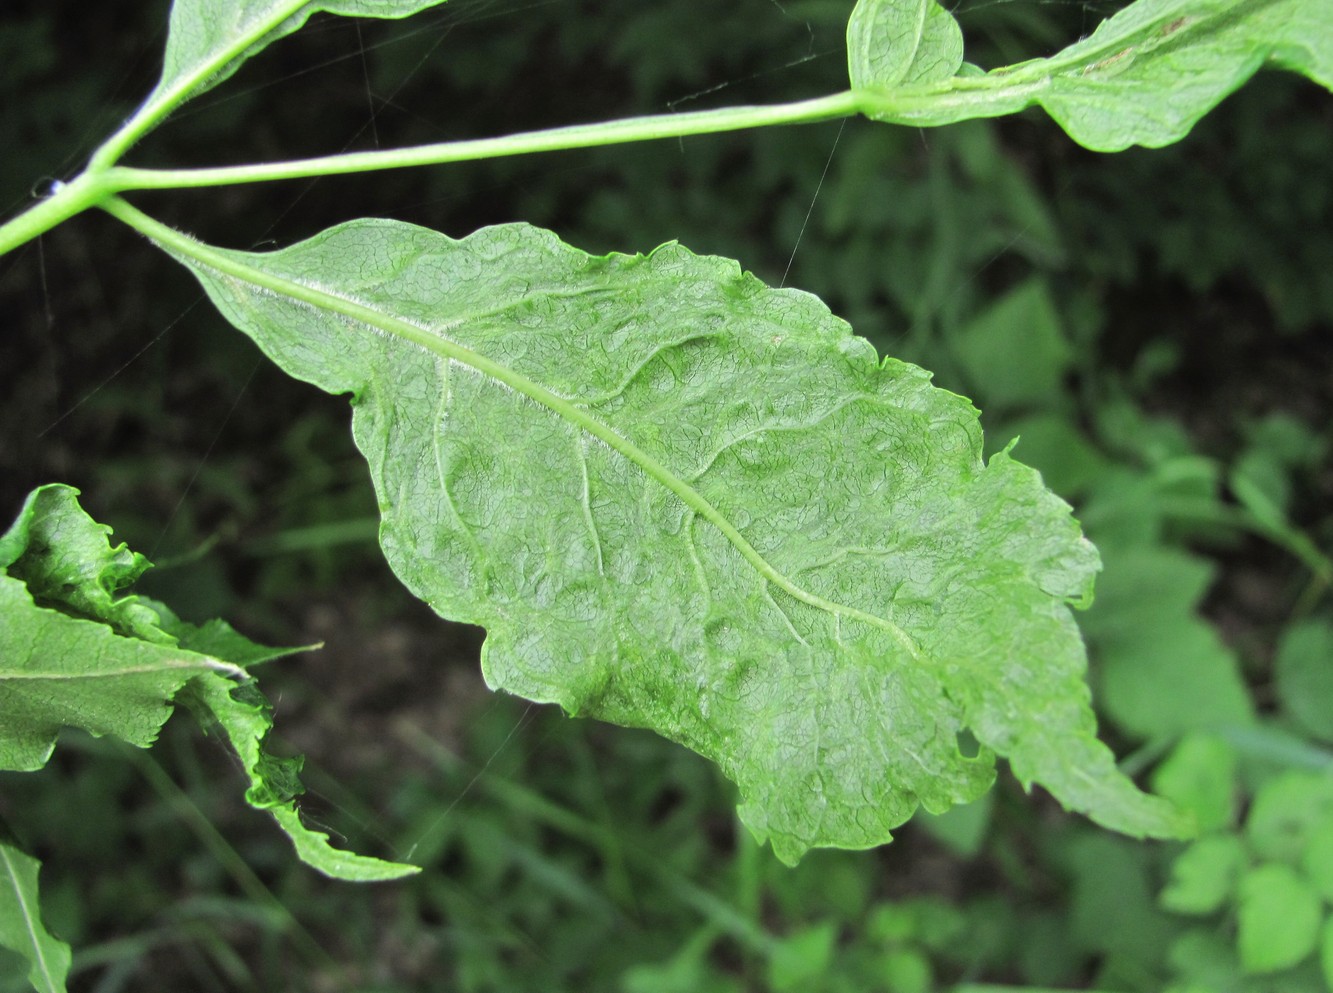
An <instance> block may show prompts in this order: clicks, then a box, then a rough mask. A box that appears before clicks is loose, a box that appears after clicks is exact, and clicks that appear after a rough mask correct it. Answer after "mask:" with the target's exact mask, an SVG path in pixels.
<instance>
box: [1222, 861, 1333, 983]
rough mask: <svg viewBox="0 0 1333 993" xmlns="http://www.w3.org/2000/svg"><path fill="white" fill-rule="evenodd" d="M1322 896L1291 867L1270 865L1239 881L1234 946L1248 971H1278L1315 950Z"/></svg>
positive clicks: (1254, 870)
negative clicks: (1320, 898) (1320, 897)
mask: <svg viewBox="0 0 1333 993" xmlns="http://www.w3.org/2000/svg"><path fill="white" fill-rule="evenodd" d="M1323 916H1324V913H1323V907H1322V906H1320V902H1319V894H1317V893H1316V892H1315V891H1314V889H1313V888H1312V887H1311V886H1310V884H1309V883H1308V882H1306V880H1305V879H1304V878H1302V877H1301V876H1300V875H1298V874H1297V873H1296V872H1295V871H1294V870H1293V869H1292V868H1291V867H1290V866H1286V865H1282V864H1281V863H1270V864H1268V865H1261V866H1259V867H1258V868H1255V869H1251V870H1250V871H1249V872H1247V873H1246V874H1245V875H1244V876H1242V877H1241V880H1240V899H1239V904H1238V906H1237V914H1236V947H1237V950H1238V951H1239V952H1240V961H1241V966H1242V967H1243V968H1244V969H1245V971H1246V972H1277V971H1278V970H1280V969H1289V968H1291V967H1292V966H1294V965H1296V964H1298V963H1299V962H1301V960H1303V959H1304V958H1305V957H1306V956H1308V955H1309V954H1310V953H1311V952H1313V951H1314V950H1315V946H1316V945H1317V944H1318V942H1319V925H1320V923H1321V922H1322V921H1323Z"/></svg>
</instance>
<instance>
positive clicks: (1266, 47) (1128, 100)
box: [848, 0, 1333, 152]
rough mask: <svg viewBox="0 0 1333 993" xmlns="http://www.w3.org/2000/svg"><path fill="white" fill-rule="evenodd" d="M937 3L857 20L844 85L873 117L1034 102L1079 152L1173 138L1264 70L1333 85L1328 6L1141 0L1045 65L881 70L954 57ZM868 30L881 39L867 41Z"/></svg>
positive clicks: (885, 8) (883, 8)
mask: <svg viewBox="0 0 1333 993" xmlns="http://www.w3.org/2000/svg"><path fill="white" fill-rule="evenodd" d="M934 6H935V5H934V3H933V2H928V0H861V2H860V3H859V4H858V6H857V8H856V10H855V11H854V12H853V15H852V20H851V25H850V29H849V35H848V49H849V53H850V57H851V63H850V69H851V78H852V85H853V86H854V87H855V88H856V89H857V90H860V91H863V93H864V96H865V102H864V104H863V110H864V113H865V114H866V115H867V116H868V117H871V118H873V119H875V120H880V121H888V122H892V123H898V124H910V125H915V126H934V125H941V124H950V123H953V122H955V121H962V120H968V119H971V118H974V117H998V116H1001V115H1004V114H1012V113H1015V112H1017V111H1020V110H1022V109H1023V108H1025V107H1029V106H1032V105H1033V104H1037V105H1039V106H1041V107H1043V108H1044V109H1045V110H1046V112H1047V113H1049V114H1050V115H1051V117H1052V118H1054V119H1055V121H1056V123H1058V124H1059V125H1060V126H1061V127H1062V128H1064V129H1065V131H1067V132H1068V133H1069V135H1070V137H1072V138H1073V139H1074V140H1075V141H1077V142H1078V143H1079V144H1081V145H1084V146H1086V147H1087V148H1091V149H1094V150H1096V151H1105V152H1110V151H1119V150H1121V149H1124V148H1128V147H1129V146H1130V145H1145V146H1148V147H1153V148H1155V147H1160V146H1162V145H1169V144H1171V143H1172V142H1175V141H1178V140H1180V139H1181V138H1183V137H1184V136H1185V135H1186V134H1188V133H1189V131H1190V129H1191V128H1192V127H1193V126H1194V124H1195V122H1197V121H1198V120H1199V118H1201V117H1203V115H1204V114H1206V113H1208V111H1209V110H1211V109H1212V108H1213V107H1215V106H1216V105H1217V104H1218V103H1220V102H1221V101H1222V100H1223V99H1224V98H1225V97H1226V96H1227V95H1228V94H1229V93H1232V92H1233V91H1235V90H1236V89H1238V88H1239V87H1240V86H1241V85H1242V84H1244V82H1245V81H1246V80H1248V79H1249V78H1250V77H1251V76H1253V75H1254V74H1255V73H1256V72H1257V71H1259V70H1260V69H1262V68H1265V67H1276V68H1283V69H1289V70H1291V71H1293V72H1298V73H1301V74H1303V75H1305V76H1307V77H1309V78H1310V79H1311V80H1313V81H1314V82H1316V83H1318V84H1319V85H1321V86H1323V87H1325V88H1333V3H1329V2H1328V0H1137V2H1135V3H1132V4H1130V5H1129V6H1128V7H1126V8H1124V9H1123V10H1121V11H1119V12H1118V13H1116V14H1115V15H1114V16H1112V17H1110V18H1108V19H1107V20H1105V21H1104V22H1102V24H1101V25H1100V26H1099V27H1098V28H1097V30H1096V31H1094V32H1093V33H1092V34H1091V35H1090V36H1089V37H1087V38H1085V39H1083V40H1081V41H1079V42H1076V43H1075V44H1073V45H1070V46H1069V47H1068V48H1066V49H1065V50H1064V51H1062V52H1060V53H1058V54H1057V55H1054V56H1052V57H1050V58H1046V59H1034V60H1032V61H1030V62H1023V63H1021V64H1019V65H1014V66H1007V67H1004V68H1001V69H995V70H993V71H991V72H989V73H985V74H980V75H976V74H971V73H965V74H962V75H959V76H955V77H954V78H952V79H943V78H942V77H938V76H935V75H933V74H930V75H926V76H923V77H916V76H913V75H912V73H911V72H907V73H906V74H905V75H901V76H899V75H897V70H895V71H893V72H889V73H887V74H884V73H881V72H880V71H879V66H880V65H881V64H883V62H884V60H885V59H889V58H890V56H892V57H893V58H897V59H898V60H899V61H901V60H902V59H904V58H906V57H907V56H906V53H908V52H909V51H910V52H911V58H912V60H913V61H912V63H911V64H912V65H913V66H918V65H930V66H937V65H944V64H948V63H949V62H952V61H953V59H954V55H953V50H952V48H951V47H950V46H951V45H952V41H951V39H952V37H953V36H952V33H951V32H948V31H946V30H945V29H944V27H943V26H941V25H939V24H938V23H937V22H938V21H939V18H940V16H941V15H940V14H938V13H935V12H934V11H933V10H928V8H930V7H934ZM923 10H925V11H927V12H928V13H929V15H930V16H929V17H927V18H926V19H925V20H923V21H921V23H922V24H923V25H935V26H934V27H932V28H931V29H930V30H929V31H924V30H923V31H921V32H918V34H916V35H910V34H907V33H906V32H907V28H906V27H905V25H909V24H910V23H912V22H913V19H916V20H921V14H922V12H923ZM943 16H944V17H948V16H949V15H947V14H944V15H943ZM950 20H951V18H950ZM873 30H879V31H882V32H883V35H882V37H879V36H869V37H868V36H867V33H868V32H871V31H873ZM913 41H915V46H916V47H913V46H912V44H911V42H913ZM946 42H947V43H946ZM895 53H896V54H895ZM893 64H894V65H897V64H898V63H893ZM954 64H955V66H956V65H957V63H954Z"/></svg>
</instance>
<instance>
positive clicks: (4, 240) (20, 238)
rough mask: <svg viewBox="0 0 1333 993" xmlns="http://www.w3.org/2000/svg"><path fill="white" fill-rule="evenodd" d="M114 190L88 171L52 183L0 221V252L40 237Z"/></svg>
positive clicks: (3, 253) (94, 204)
mask: <svg viewBox="0 0 1333 993" xmlns="http://www.w3.org/2000/svg"><path fill="white" fill-rule="evenodd" d="M114 192H115V191H114V190H113V189H111V188H109V187H108V186H107V184H106V182H105V180H104V179H103V177H102V176H95V175H91V174H84V175H82V176H80V177H79V178H78V179H76V180H74V181H73V182H70V183H58V184H56V185H55V186H54V187H53V188H52V191H51V193H50V195H49V196H47V197H45V198H44V199H42V200H41V201H39V202H38V203H37V204H36V205H35V206H33V207H30V208H29V209H27V210H25V211H24V212H23V213H21V214H19V215H18V216H17V217H12V218H10V219H9V220H8V221H6V222H5V223H4V224H0V255H6V254H8V253H9V252H11V251H13V250H14V249H16V248H18V247H20V246H22V245H26V244H27V243H28V242H30V241H32V240H33V239H34V238H38V237H41V236H42V235H43V234H45V233H46V232H47V231H50V230H51V229H52V228H53V227H55V226H56V225H57V224H60V223H61V222H62V221H67V220H69V219H70V218H71V217H73V216H74V215H75V214H80V213H82V212H83V211H85V210H87V209H88V208H90V207H95V206H97V204H99V203H100V202H101V201H103V200H104V199H106V198H107V197H108V196H110V195H111V194H112V193H114Z"/></svg>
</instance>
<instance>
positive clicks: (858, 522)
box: [177, 220, 1187, 862]
mask: <svg viewBox="0 0 1333 993" xmlns="http://www.w3.org/2000/svg"><path fill="white" fill-rule="evenodd" d="M177 252H178V257H180V258H181V260H182V261H183V262H185V263H186V264H187V265H190V266H191V267H192V268H193V270H194V271H195V273H196V274H197V276H198V277H199V279H200V280H201V282H202V283H203V285H204V287H205V288H206V290H207V291H208V293H209V294H210V295H211V297H212V298H213V300H214V302H215V303H216V304H217V305H218V306H219V308H220V309H221V310H222V312H223V314H224V315H225V316H226V317H227V318H228V319H229V320H230V321H231V322H232V323H233V324H235V325H236V326H237V327H239V328H241V329H242V330H243V331H245V332H246V333H247V334H248V335H250V336H251V337H252V338H254V339H255V341H256V342H257V343H258V344H259V345H260V346H261V347H262V348H263V349H264V350H265V351H266V352H267V353H268V354H269V355H270V356H271V357H272V358H273V359H274V360H275V361H276V362H277V363H278V364H279V365H281V366H282V367H283V368H284V369H285V370H287V371H288V372H289V373H290V374H292V375H293V376H295V377H297V378H300V379H303V380H306V381H309V382H311V383H314V384H316V385H317V386H319V387H320V388H322V389H324V390H326V391H329V392H333V393H350V394H351V395H352V403H353V407H354V416H353V431H354V435H355V438H356V441H357V444H358V445H359V446H360V448H361V450H362V452H363V453H364V454H365V456H366V458H367V460H368V461H369V463H370V467H371V471H372V475H373V477H374V482H375V486H376V489H377V492H378V494H379V500H380V505H381V510H382V514H383V524H382V528H381V541H382V545H383V548H384V551H385V554H386V556H387V557H388V559H389V561H390V563H391V565H392V566H393V568H394V569H395V571H396V572H397V574H398V575H399V577H400V578H401V579H402V580H403V582H404V583H405V584H406V585H407V586H408V587H409V588H410V589H411V590H412V591H413V592H414V593H415V594H416V595H417V596H419V597H421V598H422V599H423V600H425V601H426V602H427V603H429V604H430V605H431V606H432V607H433V608H434V609H435V610H436V611H437V612H439V613H440V614H442V615H443V616H445V617H449V618H453V619H456V620H461V621H466V622H469V623H473V624H478V625H482V626H484V627H485V628H486V629H487V631H488V638H487V641H486V644H485V648H484V653H483V667H484V671H485V675H486V678H487V680H488V681H489V683H490V684H491V685H492V686H493V687H496V688H500V689H504V690H507V691H509V692H511V693H515V694H518V695H520V696H524V697H527V698H529V699H533V700H538V701H551V702H557V703H559V704H560V705H561V706H562V707H563V708H565V710H567V711H568V712H570V713H572V714H578V715H586V716H594V717H599V718H602V719H604V720H609V721H613V722H615V723H619V724H624V725H631V726H641V727H648V728H652V729H654V730H656V731H658V732H659V733H661V734H663V735H665V736H667V737H669V738H671V739H673V740H675V741H678V742H681V743H682V744H685V745H687V746H688V747H690V748H692V749H694V750H695V751H697V752H699V753H701V754H703V755H705V756H707V757H709V758H711V759H713V760H714V761H716V762H717V763H718V764H719V765H720V766H721V768H722V769H723V771H724V772H725V773H726V775H727V776H729V777H730V778H731V779H733V780H734V781H735V782H736V783H737V784H738V785H739V787H740V793H741V814H742V816H743V818H744V819H745V821H746V823H747V824H748V825H749V826H750V828H751V829H752V830H753V831H754V833H755V834H756V835H757V836H759V837H760V838H761V839H762V838H768V839H770V840H771V842H772V844H773V847H774V850H775V851H776V853H777V854H778V855H779V856H780V857H781V858H783V859H784V860H787V861H793V862H794V861H795V860H796V859H797V858H799V857H800V855H801V854H802V853H803V852H804V851H805V850H806V849H808V848H809V847H811V846H814V845H830V846H840V847H849V848H859V847H865V846H870V845H875V844H879V843H882V842H884V841H886V840H888V838H889V832H890V830H891V829H892V828H893V827H895V826H896V825H898V824H901V823H902V822H903V821H905V820H906V819H907V818H908V817H909V816H910V815H911V814H912V812H913V810H915V809H916V807H917V806H918V805H922V806H925V807H926V808H927V809H929V810H932V811H941V810H944V809H946V808H948V807H949V806H951V805H953V804H956V803H962V802H967V801H969V800H972V799H974V798H976V797H977V796H978V795H979V794H980V793H981V792H983V791H984V790H985V789H986V787H987V786H988V785H989V783H990V782H991V780H992V778H993V774H994V773H993V754H992V753H993V752H994V753H999V754H1001V755H1004V756H1006V757H1007V758H1008V759H1009V761H1010V763H1011V766H1012V768H1013V770H1014V772H1015V774H1016V775H1017V776H1018V777H1019V778H1020V780H1022V781H1023V782H1024V783H1031V782H1033V781H1035V782H1039V783H1041V784H1042V785H1044V786H1045V787H1047V788H1048V789H1049V790H1051V792H1053V793H1054V794H1055V795H1056V796H1057V797H1058V798H1059V799H1060V800H1061V801H1062V802H1063V803H1064V804H1065V805H1066V806H1068V807H1071V808H1073V809H1076V810H1081V811H1085V812H1087V813H1088V814H1089V815H1090V816H1092V817H1093V818H1094V819H1096V820H1098V821H1100V822H1102V823H1104V824H1106V825H1108V826H1111V827H1115V828H1117V829H1119V830H1123V831H1127V832H1129V833H1132V834H1137V835H1142V834H1153V835H1172V834H1177V833H1180V832H1182V831H1184V830H1187V827H1186V826H1185V825H1184V824H1183V823H1182V822H1181V821H1180V819H1179V818H1178V815H1177V814H1176V813H1175V812H1174V810H1173V809H1172V808H1170V807H1168V806H1167V805H1166V804H1164V803H1163V802H1162V801H1159V800H1156V799H1155V798H1151V797H1147V796H1145V795H1143V794H1141V793H1139V792H1138V791H1137V790H1136V789H1135V788H1134V787H1133V785H1132V784H1131V783H1130V782H1129V781H1128V780H1127V779H1125V778H1124V777H1122V776H1121V775H1120V774H1119V773H1118V772H1117V771H1116V769H1115V766H1114V763H1113V760H1112V756H1111V753H1110V752H1109V750H1107V749H1106V748H1105V746H1103V745H1102V744H1101V743H1100V742H1099V741H1097V739H1096V737H1095V727H1094V719H1093V716H1092V712H1091V710H1090V708H1089V704H1088V690H1087V688H1086V685H1085V683H1084V681H1083V674H1084V668H1085V658H1084V651H1083V646H1082V642H1081V640H1080V638H1079V634H1078V631H1077V628H1076V626H1075V624H1074V622H1073V619H1072V617H1071V614H1070V610H1069V606H1068V603H1069V602H1070V601H1080V600H1083V599H1085V598H1086V597H1087V596H1088V594H1089V592H1090V586H1091V581H1092V576H1093V573H1094V572H1095V570H1096V569H1097V567H1098V562H1097V556H1096V552H1095V550H1094V549H1093V548H1092V546H1091V545H1089V544H1088V543H1087V542H1086V541H1085V540H1084V539H1083V538H1082V536H1081V535H1080V533H1079V530H1078V527H1077V525H1076V524H1075V522H1074V521H1073V520H1072V519H1071V517H1070V515H1069V508H1068V507H1067V506H1066V505H1065V504H1064V503H1062V502H1061V501H1060V500H1059V499H1058V498H1056V497H1055V496H1053V495H1052V494H1050V493H1049V492H1047V491H1046V490H1045V489H1044V488H1043V486H1042V485H1041V482H1040V479H1039V477H1038V476H1037V474H1036V473H1035V472H1034V471H1032V470H1031V469H1028V468H1027V467H1025V466H1022V465H1020V464H1018V463H1016V462H1014V461H1013V460H1011V459H1010V458H1009V457H1008V455H1007V454H999V455H997V456H995V457H994V458H992V459H991V461H990V462H989V464H983V462H982V459H981V457H980V453H981V435H980V430H979V428H978V425H977V413H976V411H975V410H974V409H973V408H972V407H971V405H970V404H969V403H968V402H967V401H966V400H964V399H963V398H961V397H958V396H955V395H953V394H951V393H948V392H945V391H943V390H939V389H936V388H934V387H932V386H931V385H930V383H929V376H928V374H927V373H925V372H923V371H922V370H920V369H918V368H916V367H914V366H910V365H907V364H905V363H902V362H898V361H895V360H892V359H886V360H885V361H883V362H882V363H881V362H880V361H879V360H878V358H877V357H876V355H875V352H874V349H873V348H872V347H871V346H870V344H869V343H868V342H866V341H865V340H863V339H861V338H857V337H854V336H853V335H852V334H851V333H850V330H849V329H848V327H847V326H846V325H845V324H844V323H843V322H842V321H840V320H838V319H836V318H835V317H833V316H832V315H831V314H830V313H829V312H828V310H827V309H826V308H825V307H824V305H823V304H822V303H820V302H819V301H818V300H817V299H816V298H814V297H812V296H810V295H808V294H805V293H800V292H796V291H791V290H772V289H769V288H767V287H765V286H764V285H763V284H762V283H760V282H759V281H758V280H757V279H755V278H754V277H752V276H750V275H748V274H743V273H741V272H740V270H739V269H738V267H737V266H736V264H735V263H733V262H731V261H729V260H725V259H718V258H708V257H699V256H695V255H693V254H691V253H690V252H688V251H687V250H686V249H684V248H682V247H680V246H677V245H667V246H664V247H662V248H660V249H658V250H657V251H655V252H653V253H652V254H651V255H649V256H647V257H631V256H622V255H611V256H607V257H604V258H596V257H592V256H589V255H587V254H585V253H583V252H580V251H578V250H576V249H573V248H570V247H569V246H566V245H564V244H562V243H561V242H560V241H559V240H558V239H557V238H556V237H555V236H554V235H552V234H550V233H548V232H544V231H541V230H538V229H535V228H532V227H530V226H527V225H522V224H516V225H506V226H501V227H495V228H489V229H486V230H483V231H481V232H478V233H476V234H475V235H473V236H471V237H469V238H466V239H464V240H462V241H455V240H452V239H450V238H447V237H445V236H444V235H441V234H438V233H436V232H433V231H429V230H426V229H423V228H418V227H414V226H412V225H407V224H402V223H397V222H393V221H376V220H362V221H355V222H352V223H350V224H346V225H342V226H340V227H337V228H333V229H330V230H329V231H326V232H324V233H323V234H320V235H318V236H316V237H314V238H312V239H310V240H309V241H306V242H303V243H301V244H298V245H295V246H293V247H291V248H289V249H286V250H284V251H280V252H274V253H267V254H257V253H245V252H232V251H224V250H220V249H214V248H211V247H206V246H197V250H196V249H194V248H192V249H191V250H190V251H188V252H184V253H181V252H180V251H179V245H178V246H177ZM409 339H412V340H409ZM965 729H966V730H969V731H970V732H971V733H972V734H973V735H975V737H976V739H977V740H979V741H980V742H981V743H982V745H983V746H984V747H983V748H982V750H981V752H980V753H979V754H978V755H976V756H974V757H970V758H969V757H967V756H965V755H964V754H962V752H960V749H959V745H958V736H959V734H960V733H962V732H963V731H964V730H965Z"/></svg>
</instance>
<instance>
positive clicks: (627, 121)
mask: <svg viewBox="0 0 1333 993" xmlns="http://www.w3.org/2000/svg"><path fill="white" fill-rule="evenodd" d="M860 101H861V96H860V95H859V94H857V93H855V92H851V91H849V92H845V93H836V94H833V95H832V96H826V97H818V98H816V99H813V100H802V101H798V102H796V103H787V104H776V105H772V106H761V107H725V108H722V109H719V110H701V111H695V112H691V113H685V114H658V115H653V116H649V117H628V118H624V119H621V120H616V121H607V122H604V123H600V124H576V125H572V126H568V127H559V128H549V129H546V130H543V131H528V132H523V133H520V134H515V135H508V136H505V137H502V138H479V139H474V140H469V141H447V142H441V143H438V144H433V145H418V146H416V147H412V148H396V149H384V150H380V151H373V152H351V153H344V154H342V155H325V156H320V157H318V158H311V159H296V160H293V161H288V162H269V163H263V164H257V165H240V166H222V167H216V168H205V169H136V168H131V167H127V166H115V167H113V168H110V169H108V170H107V171H106V172H105V173H104V174H103V175H104V176H105V178H106V180H107V182H108V183H109V184H110V185H111V187H113V188H114V189H115V190H117V191H129V190H163V189H194V188H199V187H208V186H229V185H233V184H239V183H262V182H270V181H273V180H280V179H308V178H311V177H315V176H340V175H346V174H348V173H358V172H371V171H375V170H379V169H403V168H406V167H408V166H421V165H441V164H444V163H448V162H467V161H471V160H475V159H489V158H502V157H505V156H510V155H527V154H531V153H533V152H555V151H564V150H567V149H574V148H594V147H598V146H602V145H620V144H625V143H628V142H635V141H653V140H656V139H661V138H683V137H687V136H689V135H699V134H714V133H718V132H724V131H740V130H745V129H748V128H757V127H765V126H770V125H774V124H805V123H813V122H816V121H826V120H832V119H835V118H839V117H850V116H851V115H853V114H856V113H858V111H859V110H860Z"/></svg>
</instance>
